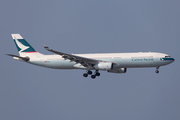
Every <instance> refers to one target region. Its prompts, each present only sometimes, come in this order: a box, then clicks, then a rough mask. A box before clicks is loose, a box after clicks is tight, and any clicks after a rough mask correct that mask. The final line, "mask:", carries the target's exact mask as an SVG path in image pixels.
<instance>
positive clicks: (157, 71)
mask: <svg viewBox="0 0 180 120" xmlns="http://www.w3.org/2000/svg"><path fill="white" fill-rule="evenodd" d="M158 69H159V66H157V67H156V71H155V73H157V74H158V73H159V70H158Z"/></svg>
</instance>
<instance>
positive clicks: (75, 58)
mask: <svg viewBox="0 0 180 120" xmlns="http://www.w3.org/2000/svg"><path fill="white" fill-rule="evenodd" d="M44 48H45V49H46V50H48V51H50V52H53V53H56V54H59V55H61V56H62V58H64V59H65V60H66V59H68V60H70V61H71V62H72V61H73V62H76V63H80V64H81V65H83V66H84V67H89V68H93V66H94V65H95V64H98V63H99V62H104V61H101V60H95V59H90V58H85V57H81V56H76V55H72V54H67V53H63V52H58V51H55V50H53V49H50V48H49V47H48V46H46V45H44Z"/></svg>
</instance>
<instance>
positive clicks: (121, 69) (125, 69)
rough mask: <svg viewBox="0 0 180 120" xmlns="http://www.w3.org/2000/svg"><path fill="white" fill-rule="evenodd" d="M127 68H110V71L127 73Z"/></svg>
mask: <svg viewBox="0 0 180 120" xmlns="http://www.w3.org/2000/svg"><path fill="white" fill-rule="evenodd" d="M126 71H127V68H118V69H112V70H108V72H110V73H126Z"/></svg>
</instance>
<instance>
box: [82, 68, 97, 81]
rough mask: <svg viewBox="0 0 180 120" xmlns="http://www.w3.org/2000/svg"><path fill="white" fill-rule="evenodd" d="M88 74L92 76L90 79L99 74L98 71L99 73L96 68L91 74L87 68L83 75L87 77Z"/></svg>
mask: <svg viewBox="0 0 180 120" xmlns="http://www.w3.org/2000/svg"><path fill="white" fill-rule="evenodd" d="M88 75H91V78H92V79H95V78H96V76H100V73H99V71H98V70H96V71H95V72H94V74H93V75H92V71H90V70H88V71H87V72H86V73H84V74H83V76H84V77H88Z"/></svg>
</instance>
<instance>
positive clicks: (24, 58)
mask: <svg viewBox="0 0 180 120" xmlns="http://www.w3.org/2000/svg"><path fill="white" fill-rule="evenodd" d="M6 55H8V56H11V57H15V58H19V60H23V61H26V62H27V61H29V57H20V56H17V55H12V54H6Z"/></svg>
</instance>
